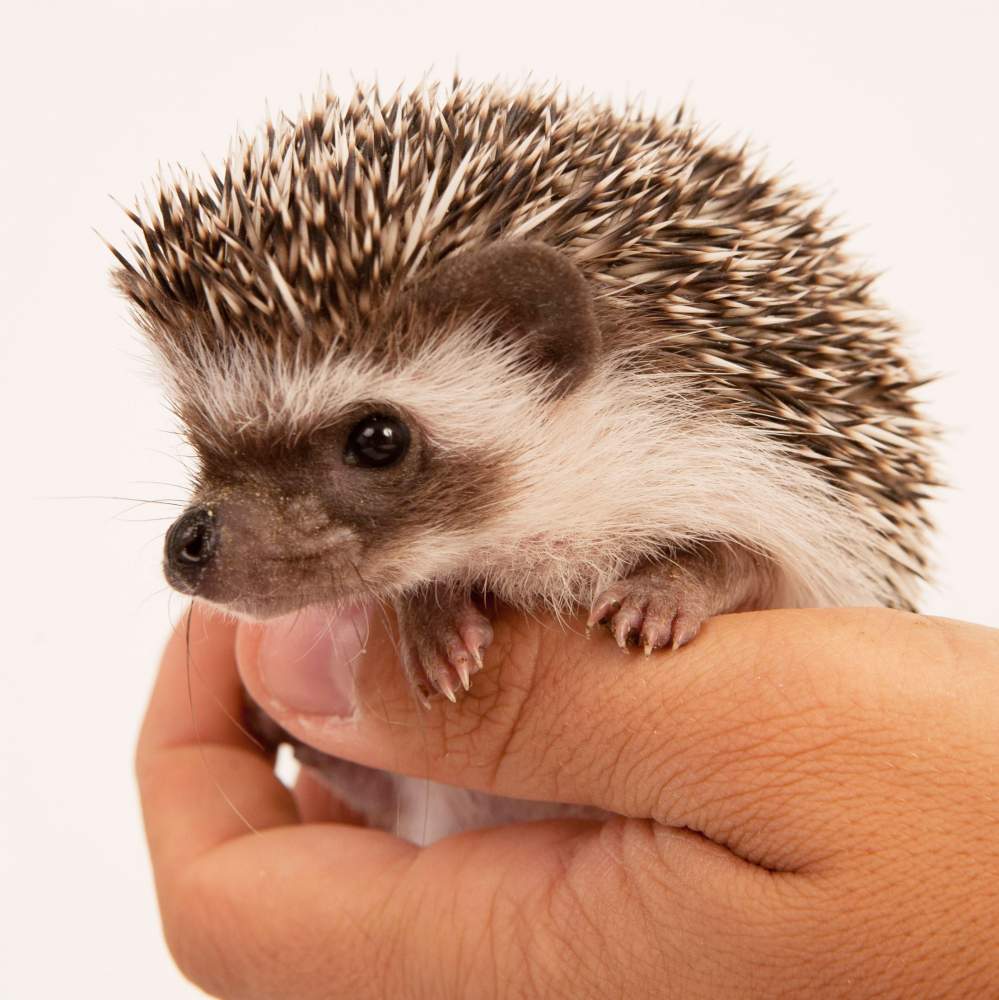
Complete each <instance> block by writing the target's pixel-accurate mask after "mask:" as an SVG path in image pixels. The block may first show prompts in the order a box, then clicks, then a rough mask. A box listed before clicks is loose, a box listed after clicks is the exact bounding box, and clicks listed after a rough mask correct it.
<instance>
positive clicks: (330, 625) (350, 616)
mask: <svg viewBox="0 0 999 1000" xmlns="http://www.w3.org/2000/svg"><path fill="white" fill-rule="evenodd" d="M367 633H368V621H367V614H366V611H365V608H364V607H363V606H362V605H352V606H350V607H347V608H344V609H342V610H341V611H338V612H332V611H327V612H323V611H318V610H313V609H309V610H306V611H302V612H298V613H296V614H291V615H285V616H284V617H283V618H277V619H275V620H274V621H272V622H268V624H267V626H266V627H265V629H264V634H263V637H262V638H261V640H260V646H259V647H258V653H257V658H258V659H257V666H258V669H259V671H260V679H261V681H262V682H263V684H264V687H266V688H267V690H268V691H269V692H270V694H271V695H272V696H273V697H274V699H275V700H277V701H279V702H281V703H282V704H283V705H284V706H285V707H286V708H289V709H291V710H292V711H296V712H308V713H309V714H313V715H326V716H335V717H338V718H343V719H346V718H350V717H351V716H352V715H353V714H354V710H355V708H356V706H357V700H356V697H355V692H354V678H355V677H356V675H357V671H358V669H359V666H360V661H361V659H362V658H363V655H362V654H363V652H364V642H365V638H366V636H367Z"/></svg>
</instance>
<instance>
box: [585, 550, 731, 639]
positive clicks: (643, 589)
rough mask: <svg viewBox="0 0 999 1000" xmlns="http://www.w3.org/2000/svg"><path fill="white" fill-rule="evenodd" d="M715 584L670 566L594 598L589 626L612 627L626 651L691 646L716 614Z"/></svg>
mask: <svg viewBox="0 0 999 1000" xmlns="http://www.w3.org/2000/svg"><path fill="white" fill-rule="evenodd" d="M713 596H714V595H713V593H712V591H711V588H710V586H709V585H707V584H705V583H703V582H702V581H698V580H696V579H695V578H692V577H689V576H688V575H687V574H677V573H675V572H671V570H670V569H669V568H663V569H652V570H647V571H644V572H641V573H636V574H634V575H633V576H630V577H628V578H627V579H624V580H619V581H618V582H617V583H614V584H612V585H611V586H610V587H608V588H607V589H606V590H605V591H604V592H603V593H602V594H600V596H599V597H598V598H597V599H596V600H595V601H594V602H593V607H592V608H591V610H590V616H589V618H588V619H587V623H586V625H587V628H592V627H593V626H594V625H597V624H601V625H606V626H607V627H608V628H609V629H610V631H611V633H612V634H613V636H614V639H615V640H616V641H617V644H618V645H619V646H620V647H621V649H627V646H628V644H629V643H632V644H635V645H641V646H642V648H643V649H644V650H645V655H646V656H648V655H649V654H650V653H652V651H653V650H656V649H663V648H665V647H667V646H668V647H669V648H670V649H679V648H680V647H681V646H685V645H686V644H687V643H688V642H690V640H691V639H693V638H694V636H696V635H697V633H698V631H700V628H701V625H702V624H703V623H704V621H705V619H707V618H710V617H711V615H712V614H714V613H715V610H714V608H713V604H714V603H715V602H714V601H713V600H712V597H713Z"/></svg>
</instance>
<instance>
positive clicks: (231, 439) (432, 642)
mask: <svg viewBox="0 0 999 1000" xmlns="http://www.w3.org/2000/svg"><path fill="white" fill-rule="evenodd" d="M128 214H129V217H130V219H131V221H132V223H134V225H135V227H136V230H135V232H134V234H133V236H132V238H131V239H130V240H129V242H128V245H127V246H125V245H123V246H122V248H121V249H113V252H114V253H115V256H116V258H117V264H116V265H115V268H114V281H115V283H116V285H117V287H118V289H120V291H121V292H122V293H123V294H124V295H125V296H126V298H127V299H128V301H129V303H130V304H131V307H132V310H133V312H134V315H135V317H136V319H137V321H138V323H139V325H140V326H141V328H142V329H143V331H144V333H145V335H146V336H147V338H148V341H149V343H150V344H151V345H152V348H153V350H154V353H155V355H156V356H157V358H158V361H159V363H160V366H161V368H162V371H163V373H164V375H165V380H166V383H167V387H168V391H169V396H170V399H171V402H172V405H173V407H174V410H175V412H176V414H177V415H178V416H179V418H180V421H181V422H182V425H183V427H184V428H185V430H186V434H187V436H188V438H189V440H190V442H191V444H192V445H193V448H194V450H195V452H196V454H197V456H198V460H199V471H198V474H197V481H196V484H195V487H194V490H193V495H192V498H191V501H190V505H189V506H188V507H187V509H186V510H185V511H184V513H183V514H182V516H181V517H180V518H179V519H178V520H177V521H176V522H175V523H174V524H173V526H172V527H171V528H170V530H169V531H168V534H167V537H166V542H165V555H164V562H165V571H166V576H167V578H168V580H169V582H170V584H171V585H172V586H173V587H174V588H176V589H177V590H179V591H181V592H182V593H184V594H188V595H192V596H193V597H194V598H196V599H198V600H201V601H204V602H208V603H209V604H212V605H215V606H219V607H222V608H224V609H227V610H228V611H230V612H232V613H234V614H237V615H243V616H248V617H251V618H254V619H264V618H269V617H272V616H277V615H280V614H283V613H287V612H292V611H295V610H297V609H302V608H305V607H309V606H320V607H323V608H331V609H335V608H336V607H339V606H343V605H346V604H348V603H353V602H364V603H365V605H366V606H372V607H373V606H375V605H377V604H382V605H388V606H391V607H392V608H393V609H394V611H395V615H396V619H397V621H398V629H399V648H400V659H401V662H402V667H403V669H404V670H405V671H406V673H407V675H408V676H409V678H410V679H411V680H412V682H413V685H414V689H415V690H417V691H419V692H420V693H421V696H422V697H424V698H429V697H433V696H437V695H443V696H444V697H446V698H448V699H450V700H452V701H453V700H455V699H456V698H457V697H458V696H459V695H460V694H461V692H462V690H467V689H468V688H469V685H470V683H471V679H472V676H473V675H474V674H475V673H476V672H477V671H479V670H480V669H482V668H483V663H484V656H485V654H486V652H487V649H488V646H489V643H490V638H491V626H490V618H489V614H488V608H489V606H490V602H491V601H492V599H495V600H497V601H500V602H503V603H504V604H506V605H509V606H512V607H514V608H518V609H522V610H524V611H527V612H536V611H539V610H545V611H548V612H550V613H551V614H553V615H554V616H556V618H560V617H562V616H566V615H569V614H573V613H575V612H577V611H579V610H580V609H582V610H584V611H587V612H588V624H589V626H590V627H593V626H596V625H597V624H603V625H605V626H607V628H608V629H609V632H610V635H611V636H612V637H613V640H615V641H616V642H617V643H618V644H619V645H621V646H622V648H625V647H627V646H629V645H637V646H639V647H640V648H641V649H643V650H644V651H645V653H646V654H651V653H652V652H653V651H656V650H663V649H667V650H668V649H676V648H679V647H681V646H683V645H684V644H685V643H687V642H689V641H691V640H692V639H694V637H695V636H696V634H697V632H698V629H699V627H700V626H701V624H702V622H703V621H704V620H705V619H707V618H708V617H710V616H713V615H717V614H722V613H726V612H732V611H738V610H752V609H766V608H776V607H800V606H813V607H814V606H832V605H867V604H878V605H887V606H892V607H897V608H905V609H910V610H911V609H913V608H914V604H915V601H916V598H917V595H918V591H919V586H920V582H921V580H922V579H923V578H924V577H925V576H926V572H927V563H926V549H927V538H928V534H929V531H930V522H929V519H928V516H927V512H926V504H927V501H928V499H929V497H930V495H931V487H932V486H933V485H934V484H933V479H932V473H931V457H932V456H931V447H930V445H931V442H932V440H933V437H934V434H933V428H932V427H931V426H930V424H929V423H928V422H927V420H926V419H925V418H924V416H923V415H922V414H921V412H920V405H919V402H918V400H917V390H918V388H919V386H920V385H921V380H920V379H919V378H918V377H917V376H916V374H915V373H914V371H913V369H912V367H911V365H910V363H909V361H908V360H907V358H906V356H905V353H904V351H903V346H902V342H901V334H900V328H899V325H898V323H897V322H896V321H895V319H894V318H893V317H892V316H891V315H890V313H889V312H888V311H887V310H886V309H885V308H884V307H883V306H882V305H881V303H880V302H879V301H878V300H877V299H876V297H875V296H874V295H873V293H872V282H873V280H874V279H873V276H872V274H871V273H869V272H868V271H866V270H864V268H863V267H862V266H860V265H859V264H857V263H856V262H855V261H854V260H852V259H851V257H850V256H849V254H848V252H847V249H846V247H845V240H846V236H845V234H844V233H843V232H841V231H840V230H839V228H838V227H837V226H836V225H834V223H833V221H832V220H830V219H829V218H828V217H827V215H826V213H825V210H824V208H823V207H822V206H821V205H819V204H818V203H816V201H815V199H814V198H813V197H812V196H811V195H809V194H807V193H805V192H803V191H802V190H801V189H799V188H797V187H795V186H793V185H792V184H791V183H789V182H786V181H785V180H784V179H783V178H781V177H779V176H773V175H771V174H769V173H768V172H767V171H766V170H765V168H764V166H763V165H762V164H761V162H760V161H759V158H758V157H757V156H756V155H755V154H751V153H750V151H749V150H748V148H747V147H746V146H737V145H725V144H724V143H720V142H716V141H713V140H712V139H711V137H710V136H709V134H708V133H707V132H706V131H704V130H703V129H701V128H699V127H698V126H697V124H696V123H695V122H694V121H693V120H692V119H691V117H690V115H689V114H688V113H687V111H686V110H685V109H683V108H680V109H679V110H678V111H677V112H676V113H673V114H670V115H669V116H662V115H657V114H649V113H647V112H645V111H644V110H643V109H641V108H640V107H637V106H633V105H629V106H628V107H626V108H624V109H623V110H621V109H618V108H615V106H613V104H611V103H601V102H600V101H598V100H596V99H593V98H590V97H576V96H572V95H569V94H567V93H566V92H565V91H564V90H562V89H560V88H558V87H552V88H543V87H535V86H531V87H526V88H523V89H520V90H516V89H507V88H505V87H503V86H500V85H498V84H490V85H473V84H470V83H466V82H463V81H461V80H455V81H454V82H453V84H451V85H450V86H448V87H441V86H437V85H429V84H425V85H421V86H420V87H418V88H416V89H415V90H413V91H412V92H409V93H404V92H402V91H398V92H396V93H394V94H392V95H391V96H383V95H382V94H381V93H380V91H379V90H378V88H377V87H376V86H362V87H359V88H358V89H357V91H356V92H355V93H354V94H353V95H352V96H351V97H350V99H349V100H347V101H341V100H340V99H338V98H337V96H335V95H334V94H333V93H330V92H328V91H327V92H322V93H320V95H319V96H318V97H316V98H315V100H314V101H312V102H310V104H309V105H308V106H306V107H303V109H302V110H301V112H300V113H299V114H298V115H297V117H281V118H279V119H278V120H277V121H269V122H268V123H267V124H266V125H265V126H264V127H263V128H262V129H261V130H260V131H259V132H258V133H256V134H254V135H251V136H240V137H238V138H237V139H236V140H235V141H234V143H233V145H232V146H231V147H230V151H229V154H228V156H227V158H226V159H225V162H224V163H223V164H222V165H221V167H219V168H218V169H211V170H210V171H209V172H208V173H206V174H204V175H203V176H201V177H199V176H198V175H196V174H194V173H191V172H188V171H183V170H178V171H176V172H171V174H170V176H169V177H164V176H162V175H161V177H160V178H159V179H158V181H157V188H156V191H155V194H154V195H153V196H151V197H147V198H146V204H145V205H138V204H137V206H136V207H135V209H134V210H132V211H129V213H128Z"/></svg>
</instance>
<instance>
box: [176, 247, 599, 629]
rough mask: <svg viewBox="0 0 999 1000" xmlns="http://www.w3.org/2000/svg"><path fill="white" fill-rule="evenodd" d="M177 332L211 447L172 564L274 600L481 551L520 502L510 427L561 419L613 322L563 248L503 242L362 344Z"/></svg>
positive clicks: (237, 594) (427, 289)
mask: <svg viewBox="0 0 999 1000" xmlns="http://www.w3.org/2000/svg"><path fill="white" fill-rule="evenodd" d="M376 325H377V327H378V328H377V329H374V330H373V329H372V327H374V326H376ZM161 343H167V344H168V345H169V347H170V348H171V349H172V350H167V351H165V352H164V354H165V359H166V361H167V370H168V372H169V373H170V375H171V377H172V381H173V383H174V385H173V389H174V392H173V395H174V398H175V400H176V401H177V408H178V411H179V413H180V415H181V416H182V418H183V419H184V422H185V424H186V425H187V429H188V435H189V437H190V438H191V441H192V443H193V444H194V446H195V448H196V449H197V451H198V452H199V455H200V459H201V463H200V465H201V473H200V477H199V483H198V488H197V490H196V492H195V495H194V497H193V499H192V503H191V506H190V507H189V508H188V510H187V511H186V512H185V513H184V514H183V515H182V516H181V518H180V519H179V520H178V521H177V522H176V524H175V525H174V526H173V527H172V528H171V530H170V532H169V534H168V537H167V540H166V547H165V559H164V562H165V570H166V575H167V579H168V580H169V582H170V583H171V585H172V586H173V587H175V588H176V589H178V590H180V591H182V592H183V593H187V594H192V595H196V596H198V597H201V598H203V599H205V600H207V601H211V602H213V603H216V604H220V605H223V606H225V607H227V608H229V609H230V610H233V611H237V612H242V613H246V614H249V615H252V616H254V617H266V616H271V615H275V614H280V613H283V612H286V611H290V610H294V609H297V608H300V607H304V606H306V605H309V604H316V603H329V602H335V601H341V600H345V599H349V598H357V597H361V596H365V597H367V596H376V597H388V596H390V595H392V594H394V593H398V592H401V591H403V590H405V589H407V588H410V587H413V586H417V585H419V584H422V583H426V582H428V581H431V580H439V579H442V578H445V577H448V576H455V575H458V574H460V573H461V572H462V571H464V570H465V569H467V564H468V558H469V552H471V551H474V550H475V549H476V547H477V546H480V545H481V541H482V538H483V536H484V534H486V533H487V529H488V526H489V524H490V522H491V521H493V520H496V519H497V518H500V517H501V516H503V515H504V514H509V508H510V505H511V504H516V502H517V501H516V499H514V493H515V492H516V491H515V490H514V489H513V488H512V485H511V484H512V481H513V480H514V479H515V478H516V477H515V476H514V474H513V473H512V472H511V470H512V469H513V468H514V467H515V466H516V465H517V463H518V452H519V451H523V450H524V448H525V445H523V443H521V444H520V445H518V444H517V443H516V442H515V441H514V437H513V436H512V435H511V429H512V427H513V426H514V425H517V424H519V425H520V426H524V424H525V423H526V424H528V425H534V424H538V423H544V422H546V421H547V419H548V413H549V412H550V410H551V407H552V406H553V405H558V403H559V402H560V401H561V400H563V399H564V398H565V397H566V396H567V395H569V394H571V393H572V391H573V389H574V388H576V387H577V386H578V384H579V383H580V382H581V381H583V380H584V379H585V377H586V375H587V373H588V372H589V370H590V368H591V365H592V360H593V358H594V356H595V354H596V351H597V345H598V339H597V329H596V324H595V321H594V319H593V314H592V310H591V306H590V300H589V293H588V290H587V287H586V284H585V282H584V281H583V279H582V277H581V276H580V274H579V272H578V271H577V270H576V269H575V268H574V267H572V266H571V265H569V264H568V263H567V261H566V260H565V258H563V257H562V255H561V254H559V253H557V252H556V251H553V250H550V249H549V248H547V247H543V246H539V245H537V244H530V243H518V244H504V243H497V244H494V245H492V246H489V247H487V248H485V249H483V250H480V251H478V252H473V253H465V254H460V255H456V256H455V257H453V258H449V259H448V260H447V261H445V262H444V264H442V265H441V266H440V267H438V268H437V269H435V270H434V271H433V272H431V273H430V274H429V275H428V276H427V277H425V278H424V279H423V280H422V281H420V282H419V283H417V284H416V285H414V286H412V287H410V288H409V289H407V290H406V291H405V292H404V294H402V295H401V296H400V297H399V298H398V299H396V300H395V301H394V302H392V303H390V304H389V305H388V306H387V307H386V308H385V309H384V311H383V313H382V314H381V316H380V317H379V318H378V319H377V320H375V321H372V323H371V325H370V326H369V327H368V329H366V330H365V331H364V332H363V333H362V334H358V335H356V336H355V338H354V343H355V345H357V344H358V343H359V344H360V345H361V346H360V348H357V347H356V346H355V349H354V350H350V349H349V347H348V348H347V349H340V350H337V349H333V350H328V351H326V352H325V353H324V354H320V355H318V356H317V355H316V353H315V352H295V351H287V350H284V351H282V350H279V349H273V348H272V349H263V347H262V345H261V344H260V342H259V341H253V340H251V339H250V338H246V339H245V340H244V341H243V343H242V344H237V343H235V342H230V343H229V344H227V345H226V347H225V349H224V350H220V349H214V350H213V349H208V348H204V349H201V348H199V349H196V350H193V351H192V350H191V347H192V343H191V340H190V339H188V340H184V341H181V340H180V339H179V338H171V339H170V340H169V341H162V340H161ZM178 345H180V347H181V348H182V349H183V352H184V353H182V354H181V353H177V347H178ZM265 346H266V345H265ZM527 447H530V446H527ZM533 450H535V451H539V450H540V451H543V449H538V448H537V447H536V446H534V447H533ZM528 478H531V477H528ZM504 484H505V485H504Z"/></svg>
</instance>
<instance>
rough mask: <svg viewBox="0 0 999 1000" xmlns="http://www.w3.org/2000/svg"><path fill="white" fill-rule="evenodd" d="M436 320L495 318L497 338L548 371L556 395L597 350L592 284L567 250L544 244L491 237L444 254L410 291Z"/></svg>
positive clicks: (580, 372)
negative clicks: (476, 246) (474, 247)
mask: <svg viewBox="0 0 999 1000" xmlns="http://www.w3.org/2000/svg"><path fill="white" fill-rule="evenodd" d="M415 295H416V301H415V305H416V306H417V308H418V309H419V311H420V313H421V314H422V315H424V316H426V315H429V316H430V317H431V318H432V319H433V320H437V321H440V320H445V319H453V318H454V317H456V316H469V317H471V316H475V315H486V316H495V317H496V324H495V326H494V327H493V329H494V336H495V337H496V338H497V339H502V340H504V341H507V342H509V343H510V344H511V345H512V346H514V347H515V348H516V349H518V350H519V351H521V352H523V354H524V355H526V357H527V359H528V361H529V362H530V363H531V364H532V366H534V367H536V368H537V369H539V370H541V371H543V372H545V373H547V374H550V376H551V385H552V391H553V394H554V395H559V396H561V395H564V394H565V393H567V392H569V391H571V390H572V389H573V388H574V387H575V386H576V385H578V384H579V382H581V381H582V380H583V378H585V377H586V375H587V373H588V372H589V371H590V369H591V368H592V366H593V364H594V363H595V362H596V359H597V356H598V353H599V350H600V329H599V326H598V324H597V318H596V314H595V312H594V308H593V298H592V295H591V293H590V288H589V285H588V284H587V281H586V279H585V278H584V277H583V275H582V273H581V272H580V270H579V268H577V267H576V265H575V264H573V263H572V262H571V261H570V260H569V259H568V258H567V257H566V256H565V255H564V254H562V253H560V252H559V251H558V250H555V249H553V248H552V247H549V246H546V245H545V244H543V243H530V242H526V241H512V240H511V241H507V242H503V241H500V242H496V243H493V244H491V245H489V246H487V247H484V248H483V249H480V250H469V251H466V252H464V253H459V254H455V256H453V257H448V258H446V259H445V260H444V261H443V262H441V263H440V264H439V265H438V266H437V267H436V268H434V270H433V271H431V272H430V273H429V274H428V275H427V276H426V278H424V279H423V280H422V281H421V282H420V283H419V285H418V286H417V288H416V289H415Z"/></svg>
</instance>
